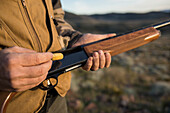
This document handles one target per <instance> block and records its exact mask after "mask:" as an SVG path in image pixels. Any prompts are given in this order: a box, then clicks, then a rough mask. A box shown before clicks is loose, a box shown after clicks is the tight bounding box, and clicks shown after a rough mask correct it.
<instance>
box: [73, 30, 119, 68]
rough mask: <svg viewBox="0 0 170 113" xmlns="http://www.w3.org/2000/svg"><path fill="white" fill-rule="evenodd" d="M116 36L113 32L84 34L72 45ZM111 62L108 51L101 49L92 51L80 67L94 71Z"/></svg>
mask: <svg viewBox="0 0 170 113" xmlns="http://www.w3.org/2000/svg"><path fill="white" fill-rule="evenodd" d="M112 36H116V34H115V33H113V34H104V35H99V34H90V33H88V34H84V35H83V36H82V37H81V38H80V39H79V40H78V41H77V42H76V43H75V44H74V45H73V46H72V47H76V46H80V45H84V44H87V43H91V42H94V41H98V40H101V39H104V38H108V37H112ZM110 63H111V55H110V53H108V52H105V53H104V52H103V51H102V50H99V51H98V52H94V53H93V55H92V56H91V57H89V58H88V60H87V62H86V64H85V65H84V66H83V67H82V68H83V69H84V70H86V71H90V70H93V71H96V70H98V69H99V68H100V69H102V68H104V67H109V66H110Z"/></svg>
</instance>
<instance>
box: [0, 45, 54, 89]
mask: <svg viewBox="0 0 170 113" xmlns="http://www.w3.org/2000/svg"><path fill="white" fill-rule="evenodd" d="M52 57H53V54H52V53H49V52H48V53H37V52H35V51H33V50H30V49H25V48H21V47H11V48H7V49H3V50H1V51H0V90H3V91H24V90H27V89H31V88H33V87H35V86H37V85H39V84H40V83H41V82H42V81H43V80H45V78H46V76H47V74H48V71H49V69H50V68H51V65H52V60H51V59H52Z"/></svg>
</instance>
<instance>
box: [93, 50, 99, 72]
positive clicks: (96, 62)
mask: <svg viewBox="0 0 170 113" xmlns="http://www.w3.org/2000/svg"><path fill="white" fill-rule="evenodd" d="M98 69H99V53H98V52H94V54H93V65H92V70H93V71H96V70H98Z"/></svg>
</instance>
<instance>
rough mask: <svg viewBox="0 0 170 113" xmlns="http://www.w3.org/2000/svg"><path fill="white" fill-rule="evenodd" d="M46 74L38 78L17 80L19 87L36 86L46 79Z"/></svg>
mask: <svg viewBox="0 0 170 113" xmlns="http://www.w3.org/2000/svg"><path fill="white" fill-rule="evenodd" d="M47 75H48V73H45V74H43V75H41V76H39V77H36V78H23V79H19V80H20V82H19V85H20V86H28V85H34V86H37V85H39V84H40V83H41V82H42V81H44V80H45V79H46V77H47Z"/></svg>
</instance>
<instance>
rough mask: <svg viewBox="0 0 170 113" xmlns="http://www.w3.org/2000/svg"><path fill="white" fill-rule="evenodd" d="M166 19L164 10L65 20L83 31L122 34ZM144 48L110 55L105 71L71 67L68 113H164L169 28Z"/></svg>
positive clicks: (168, 98) (167, 109)
mask: <svg viewBox="0 0 170 113" xmlns="http://www.w3.org/2000/svg"><path fill="white" fill-rule="evenodd" d="M168 19H170V12H151V13H147V14H132V13H128V14H116V13H110V14H104V15H75V14H72V13H68V12H67V13H66V20H67V21H68V22H69V23H70V24H71V25H72V26H73V27H74V28H75V29H77V30H79V31H81V32H83V33H87V32H90V33H112V32H115V33H117V34H120V33H124V32H128V31H131V30H134V29H138V28H141V27H144V26H148V25H151V24H154V23H159V22H161V21H164V20H168ZM160 30H161V33H162V36H161V37H160V38H159V39H158V40H156V41H154V42H151V43H149V44H147V45H145V46H142V47H139V48H137V49H134V50H131V51H128V52H125V53H122V54H120V55H117V56H114V57H113V59H112V65H111V67H110V68H108V69H101V70H99V71H96V72H85V71H83V70H82V69H77V70H75V71H73V77H72V86H71V90H70V92H69V93H68V95H67V98H68V100H69V101H68V105H69V113H170V26H168V27H165V28H162V29H160Z"/></svg>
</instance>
